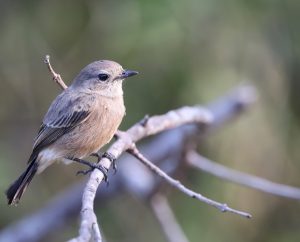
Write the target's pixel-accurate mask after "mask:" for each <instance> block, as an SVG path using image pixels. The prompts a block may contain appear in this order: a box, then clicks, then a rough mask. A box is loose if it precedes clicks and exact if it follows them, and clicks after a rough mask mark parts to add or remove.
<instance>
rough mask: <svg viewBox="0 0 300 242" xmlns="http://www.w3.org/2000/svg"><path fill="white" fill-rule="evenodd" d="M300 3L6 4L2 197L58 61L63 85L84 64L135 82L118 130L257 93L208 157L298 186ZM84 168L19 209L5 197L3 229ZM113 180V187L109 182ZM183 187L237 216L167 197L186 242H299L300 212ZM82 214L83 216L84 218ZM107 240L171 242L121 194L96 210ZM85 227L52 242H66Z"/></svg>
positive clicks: (0, 103)
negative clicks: (149, 117)
mask: <svg viewBox="0 0 300 242" xmlns="http://www.w3.org/2000/svg"><path fill="white" fill-rule="evenodd" d="M299 12H300V3H299V2H298V1H293V0H274V1H268V0H252V1H247V0H228V1H216V0H212V1H211V0H187V1H180V0H172V1H171V0H154V1H146V0H140V1H138V0H126V1H96V0H89V1H83V0H82V1H79V0H76V1H71V0H67V1H58V0H55V1H46V0H43V1H35V0H30V1H1V2H0V13H1V14H0V53H1V55H0V83H1V86H0V124H1V126H0V133H1V135H0V137H1V139H0V190H1V191H2V192H1V193H3V192H4V190H5V189H6V188H7V186H8V185H9V183H10V182H11V181H12V180H13V179H15V178H16V177H17V176H18V175H19V173H20V172H21V171H22V170H23V169H24V168H25V164H26V159H27V158H28V156H29V155H30V150H31V146H32V142H33V138H34V136H35V135H36V132H37V130H38V127H39V125H40V122H41V120H42V117H43V115H44V114H45V112H46V111H47V108H48V106H49V105H50V103H51V101H52V100H53V99H54V98H55V96H56V95H57V94H58V93H59V92H60V89H59V88H58V86H57V85H55V84H53V82H52V81H51V79H50V76H49V73H48V72H47V69H46V67H45V65H44V63H43V61H42V59H43V57H44V56H45V54H49V55H50V56H51V60H52V64H53V65H54V66H55V69H56V70H57V71H58V72H59V73H61V74H62V77H63V79H64V80H65V82H66V83H67V84H68V83H70V82H71V80H72V78H73V77H74V76H75V75H76V74H77V72H78V71H79V70H80V69H81V68H82V67H83V66H85V65H86V64H88V63H89V62H91V61H94V60H97V59H112V60H115V61H117V62H119V63H121V64H122V65H123V67H126V68H131V69H136V70H138V71H140V75H139V76H138V77H137V78H134V79H131V80H129V81H128V82H127V83H126V84H125V87H124V88H125V102H126V106H127V115H126V117H125V119H124V121H123V124H122V127H121V129H126V128H128V127H129V126H130V125H131V124H133V123H135V122H136V121H138V120H139V119H141V118H142V117H143V116H144V115H145V114H147V113H148V114H158V113H164V112H166V111H168V110H170V109H173V108H176V107H180V106H183V105H193V104H198V103H207V102H209V101H210V100H213V99H215V98H216V97H218V96H221V95H222V94H223V93H225V92H226V91H227V90H229V89H230V88H232V87H234V86H236V85H238V84H240V83H241V82H250V83H252V84H254V85H255V86H256V87H257V90H258V94H259V100H258V102H257V103H256V105H255V106H254V108H253V109H252V110H251V111H250V112H248V113H246V114H245V115H243V116H242V117H241V118H240V119H238V120H235V121H234V122H232V123H231V124H230V125H228V126H226V127H225V128H224V129H222V130H220V131H218V132H217V133H214V134H213V135H212V136H209V137H208V138H207V140H206V142H204V143H203V144H202V147H201V152H202V154H204V155H206V156H208V157H209V158H211V159H213V160H216V161H218V162H220V163H222V164H225V165H228V166H230V167H233V168H236V169H238V170H242V171H245V172H249V173H251V174H256V175H258V176H261V177H264V178H267V179H270V180H272V181H276V182H280V183H285V184H290V185H295V186H297V185H298V186H300V178H299V177H300V176H299V174H300V161H299V158H300V150H299V145H300V129H299V128H300V95H299V90H300V80H299V77H300V66H299V64H300V62H299V60H300V44H299V43H300V28H299V23H298V22H299ZM78 168H79V166H77V165H72V166H63V165H55V166H53V167H51V168H49V169H47V171H46V172H45V173H43V174H42V175H41V176H39V177H36V178H35V179H34V180H33V182H32V184H31V186H30V188H29V189H28V190H27V193H26V194H25V196H24V198H23V200H22V203H21V204H20V206H18V207H17V208H15V207H7V206H6V199H5V197H4V195H3V196H1V197H0V214H1V216H0V228H4V227H5V226H7V225H8V224H10V223H12V222H14V221H17V220H18V219H20V218H21V217H23V216H25V215H28V214H30V213H32V212H33V211H35V210H36V209H38V208H41V207H42V206H43V205H44V204H45V203H46V202H47V201H48V200H49V199H51V198H53V197H54V196H55V195H56V194H57V193H58V192H59V191H62V190H63V189H65V188H67V187H68V186H69V185H70V184H73V183H75V182H77V181H78V180H81V179H82V178H78V177H76V176H74V174H75V172H76V171H77V170H78ZM112 179H113V178H112ZM184 183H185V184H187V185H188V186H191V187H192V188H194V189H195V190H197V191H200V192H202V193H203V194H205V195H207V196H209V197H212V198H214V199H217V200H221V201H226V202H227V203H228V204H230V205H231V206H233V207H236V208H242V209H245V210H247V211H250V212H251V213H252V214H253V216H254V218H253V219H252V220H250V221H249V220H245V219H243V218H240V217H237V216H233V215H230V214H221V213H219V212H217V211H215V210H214V209H212V208H209V207H208V206H206V205H203V204H199V203H198V202H196V201H194V200H192V199H189V198H187V197H185V196H183V195H182V194H179V193H178V192H177V191H173V190H172V189H170V193H169V197H170V201H171V204H172V207H173V208H174V210H175V212H176V216H177V218H178V220H179V222H180V224H181V225H182V227H183V229H184V231H185V232H186V234H187V236H188V238H189V239H190V241H209V242H213V241H244V242H247V241H270V242H285V241H289V242H292V241H300V232H299V229H300V220H299V213H300V206H299V202H298V201H294V200H289V199H284V198H279V197H275V196H272V195H268V194H264V193H261V192H258V191H254V190H251V189H248V188H244V187H241V186H239V185H235V184H231V183H227V182H224V181H220V180H218V179H216V178H214V177H211V176H209V175H206V174H203V173H200V172H196V171H195V172H190V173H189V174H187V177H186V180H185V181H184ZM78 212H79V211H78ZM97 213H98V216H99V219H100V221H101V226H102V228H103V230H104V233H105V235H106V237H107V239H108V241H145V242H147V241H164V240H163V236H162V235H161V233H160V230H159V228H158V225H157V224H156V223H155V220H154V219H153V217H152V215H151V213H149V211H148V209H147V207H146V206H144V205H143V204H140V203H139V202H138V201H136V199H134V198H132V197H130V196H128V195H123V196H121V197H118V198H117V199H115V200H112V201H110V202H109V203H108V204H105V205H103V206H101V204H98V205H97ZM77 227H78V221H77V220H74V221H72V222H70V223H68V224H66V227H65V228H62V229H61V231H59V232H57V233H55V234H53V235H51V236H49V237H48V238H47V239H46V240H45V241H61V240H66V239H68V238H70V237H72V236H73V235H75V234H76V233H77Z"/></svg>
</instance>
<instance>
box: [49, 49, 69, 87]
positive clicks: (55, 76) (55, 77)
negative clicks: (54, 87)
mask: <svg viewBox="0 0 300 242" xmlns="http://www.w3.org/2000/svg"><path fill="white" fill-rule="evenodd" d="M44 63H45V64H46V65H47V67H48V70H49V71H50V73H51V75H52V79H53V81H54V82H55V83H57V84H58V85H59V86H60V87H61V89H63V90H65V89H67V88H68V86H67V85H66V84H65V83H64V81H63V79H62V78H61V76H60V74H58V73H56V72H55V71H54V70H53V68H52V66H51V63H50V55H46V56H45V59H44Z"/></svg>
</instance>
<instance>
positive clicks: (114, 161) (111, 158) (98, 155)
mask: <svg viewBox="0 0 300 242" xmlns="http://www.w3.org/2000/svg"><path fill="white" fill-rule="evenodd" d="M90 156H95V157H97V162H99V161H100V160H101V159H102V158H107V159H109V160H110V162H111V163H112V166H113V170H114V174H116V173H117V164H116V157H115V156H114V155H112V154H111V153H108V152H104V153H103V154H99V153H92V154H91V155H90Z"/></svg>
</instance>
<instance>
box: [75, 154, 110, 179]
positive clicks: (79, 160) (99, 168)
mask: <svg viewBox="0 0 300 242" xmlns="http://www.w3.org/2000/svg"><path fill="white" fill-rule="evenodd" d="M71 160H73V161H76V162H78V163H80V164H84V165H87V166H88V167H89V169H87V170H82V171H78V172H77V175H78V174H83V175H86V174H88V173H90V172H92V171H93V170H94V169H98V170H100V171H101V172H102V173H103V176H104V181H105V182H106V183H108V178H107V172H108V170H107V169H106V168H105V167H104V166H102V165H98V164H95V163H93V162H89V161H86V160H82V159H78V158H73V159H71Z"/></svg>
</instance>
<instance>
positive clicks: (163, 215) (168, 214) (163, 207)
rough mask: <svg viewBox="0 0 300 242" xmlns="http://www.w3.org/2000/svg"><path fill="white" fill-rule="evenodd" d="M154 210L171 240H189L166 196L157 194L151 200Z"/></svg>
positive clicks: (186, 241) (178, 241)
mask: <svg viewBox="0 0 300 242" xmlns="http://www.w3.org/2000/svg"><path fill="white" fill-rule="evenodd" d="M150 205H151V208H152V211H153V213H154V215H155V217H156V219H157V221H158V222H159V224H160V226H161V228H162V230H163V232H164V234H165V237H166V239H167V240H168V241H169V242H188V241H189V240H188V239H187V237H186V235H185V234H184V232H183V230H182V229H181V227H180V225H179V224H178V222H177V221H176V218H175V215H174V213H173V211H172V209H171V207H170V205H169V203H168V200H167V198H166V197H165V196H163V195H161V194H155V195H154V196H153V197H152V198H151V201H150Z"/></svg>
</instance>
